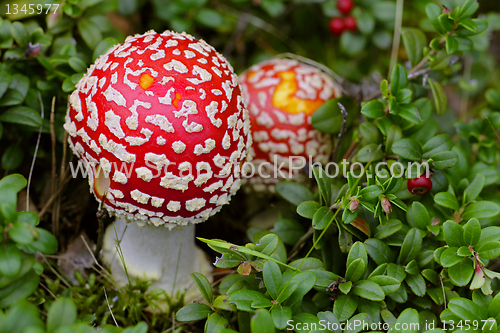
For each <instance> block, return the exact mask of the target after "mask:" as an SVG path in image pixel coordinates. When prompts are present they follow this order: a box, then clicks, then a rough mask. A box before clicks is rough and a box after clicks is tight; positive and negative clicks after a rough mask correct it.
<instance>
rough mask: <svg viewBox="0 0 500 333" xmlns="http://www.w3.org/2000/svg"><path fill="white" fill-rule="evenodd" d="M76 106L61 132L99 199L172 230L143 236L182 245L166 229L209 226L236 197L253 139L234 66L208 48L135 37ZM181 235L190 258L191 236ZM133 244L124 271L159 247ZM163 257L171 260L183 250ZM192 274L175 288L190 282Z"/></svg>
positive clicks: (184, 40) (172, 36)
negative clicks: (87, 172) (195, 225)
mask: <svg viewBox="0 0 500 333" xmlns="http://www.w3.org/2000/svg"><path fill="white" fill-rule="evenodd" d="M69 102H70V103H69V109H68V113H67V116H66V123H65V125H64V128H65V129H66V131H67V132H68V134H69V144H70V146H71V148H72V150H73V152H74V153H75V154H76V155H77V156H78V157H79V158H80V160H81V161H82V162H83V163H84V165H85V166H89V167H88V168H87V170H88V171H89V184H90V189H91V192H93V194H94V195H95V197H96V199H97V200H98V201H100V202H102V204H103V207H105V208H106V209H107V210H108V211H109V212H110V213H111V214H114V215H116V217H118V218H125V219H126V220H128V221H135V222H137V223H139V224H141V225H146V224H148V225H152V226H166V227H167V228H162V229H158V228H154V227H150V228H139V229H142V230H140V231H138V232H137V233H138V234H145V233H151V234H155V235H157V234H158V233H163V236H162V237H163V238H162V237H160V239H163V245H165V244H168V243H169V242H168V241H167V240H166V238H168V237H174V238H175V237H177V236H176V235H178V236H179V237H181V236H180V235H181V234H180V233H178V232H174V230H172V231H171V232H170V231H169V229H171V228H173V227H174V226H185V225H188V224H193V223H199V222H203V221H205V220H206V219H208V218H209V217H210V216H212V215H214V214H215V213H217V212H218V211H219V210H220V209H221V208H222V206H223V205H224V204H227V203H228V202H229V200H230V198H231V196H232V195H233V194H234V193H235V192H236V191H237V190H238V188H239V186H240V167H241V164H242V163H243V162H244V161H245V160H246V155H247V146H249V145H250V140H251V138H250V135H249V128H250V124H249V117H248V111H247V110H246V108H245V103H244V100H243V98H242V96H241V91H240V86H239V84H238V81H237V77H236V75H235V74H234V72H233V69H232V67H231V65H230V64H229V63H228V62H227V61H226V60H225V59H224V58H223V57H222V55H220V54H219V53H217V52H216V51H215V49H214V48H213V47H212V46H210V45H208V44H207V43H206V42H204V41H203V40H196V39H195V38H194V37H192V36H190V35H188V34H186V33H182V34H179V33H174V32H170V31H165V32H163V33H156V32H154V31H149V32H147V33H145V34H143V35H136V36H130V37H128V38H127V39H126V40H125V42H124V43H122V44H119V45H116V46H114V47H112V48H111V49H110V50H108V52H107V53H106V54H104V55H102V56H101V57H100V58H99V59H97V60H96V62H95V64H93V65H92V66H91V67H90V68H89V70H88V72H87V74H86V75H85V76H84V77H83V78H82V79H81V80H80V82H78V84H77V85H76V90H75V91H74V92H73V93H72V94H71V96H70V99H69ZM191 229H192V228H191ZM184 234H186V235H187V236H185V237H187V239H185V240H184V241H185V242H181V243H182V244H183V247H182V251H187V249H188V248H189V247H190V246H191V247H192V248H194V237H193V235H192V232H190V233H189V232H188V233H186V232H184V233H182V235H184ZM112 235H113V237H114V231H113V232H112ZM138 237H139V236H138ZM141 237H144V238H147V236H141ZM189 237H191V239H189ZM130 241H131V242H136V243H135V245H137V244H139V245H137V246H135V245H134V246H135V247H134V249H133V250H130V251H128V250H126V246H125V247H124V243H123V242H122V243H121V246H122V250H123V254H124V256H125V261H126V263H127V264H128V265H130V266H133V265H134V264H133V263H131V262H129V261H127V258H132V257H134V256H137V258H136V259H137V260H138V263H137V265H139V266H140V265H141V264H143V263H147V262H149V261H148V260H149V258H150V255H151V254H148V255H145V252H144V251H142V252H141V254H138V253H137V251H139V250H140V249H141V248H142V249H146V250H147V248H148V247H151V246H157V245H158V244H155V245H153V244H151V242H150V241H146V240H144V242H143V243H142V244H140V243H138V242H137V240H130ZM163 245H162V246H163ZM165 246H166V245H165ZM111 247H112V248H113V246H111ZM132 252H133V253H132ZM158 253H160V254H161V256H165V255H167V257H169V258H170V259H172V258H177V255H178V254H179V249H178V248H170V249H167V248H162V249H159V250H158ZM141 258H142V259H141ZM170 259H169V260H170ZM141 260H142V261H143V262H142V263H141ZM172 260H174V259H172ZM175 260H176V259H175ZM115 261H117V262H118V264H119V260H115ZM185 264H186V265H192V264H193V261H191V260H185ZM133 270H134V267H129V273H130V272H131V271H133ZM170 271H171V272H174V271H175V269H174V268H172V267H170ZM113 273H114V272H113ZM136 273H137V272H136ZM189 273H191V272H188V273H187V277H186V276H184V275H186V274H184V273H182V272H181V273H180V277H178V278H177V283H178V284H179V283H181V281H183V279H184V280H186V281H185V282H186V283H189V281H190V279H189ZM137 274H138V276H142V275H144V274H142V273H141V274H139V273H137ZM172 274H174V273H172ZM161 279H163V277H162V278H161ZM165 279H166V280H169V279H170V281H167V283H170V284H172V283H173V281H174V280H175V279H174V278H173V276H170V277H166V278H165ZM162 281H163V280H162Z"/></svg>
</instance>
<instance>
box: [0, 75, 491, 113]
mask: <svg viewBox="0 0 500 333" xmlns="http://www.w3.org/2000/svg"><path fill="white" fill-rule="evenodd" d="M0 75H1V74H0ZM4 75H6V73H5V74H4ZM0 78H1V76H0ZM0 82H2V80H1V79H0ZM0 87H1V85H0ZM0 91H1V90H0ZM0 96H1V94H0ZM484 97H485V98H486V100H487V101H488V103H490V105H491V106H493V107H494V108H495V109H497V110H500V92H499V91H498V90H495V89H492V88H490V89H488V90H486V93H485V94H484Z"/></svg>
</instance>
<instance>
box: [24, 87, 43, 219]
mask: <svg viewBox="0 0 500 333" xmlns="http://www.w3.org/2000/svg"><path fill="white" fill-rule="evenodd" d="M38 100H39V101H40V116H41V117H42V123H41V124H40V129H39V130H38V138H37V140H36V146H35V152H34V154H33V160H32V161H31V167H30V174H29V176H28V185H27V188H26V211H27V212H29V211H30V185H31V177H32V176H33V169H34V168H35V161H36V155H37V154H38V147H39V146H40V139H41V137H42V129H43V117H44V111H43V101H42V95H41V94H40V91H39V92H38Z"/></svg>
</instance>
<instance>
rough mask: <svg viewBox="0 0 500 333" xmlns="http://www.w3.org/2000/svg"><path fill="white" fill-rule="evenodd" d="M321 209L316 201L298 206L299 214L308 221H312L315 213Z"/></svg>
mask: <svg viewBox="0 0 500 333" xmlns="http://www.w3.org/2000/svg"><path fill="white" fill-rule="evenodd" d="M320 207H321V205H320V204H319V203H318V202H316V201H304V202H302V203H300V204H299V205H298V206H297V214H299V215H300V216H302V217H305V218H306V219H312V218H313V216H314V213H316V211H317V210H318V209H319V208H320Z"/></svg>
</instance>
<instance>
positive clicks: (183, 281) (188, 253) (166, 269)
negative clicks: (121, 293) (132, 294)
mask: <svg viewBox="0 0 500 333" xmlns="http://www.w3.org/2000/svg"><path fill="white" fill-rule="evenodd" d="M194 229H195V227H194V225H187V226H185V227H183V228H182V229H180V228H179V229H178V228H173V229H171V230H169V229H168V228H164V227H154V226H150V225H146V226H144V227H140V226H138V225H137V224H136V223H134V222H132V223H127V221H126V220H124V219H117V220H116V221H115V222H114V223H113V224H112V225H110V226H109V227H108V228H107V229H106V233H105V235H104V244H103V249H102V254H101V255H102V259H103V261H104V262H105V263H106V264H107V265H108V267H109V268H110V269H111V272H112V277H113V279H114V280H115V282H116V283H117V284H118V285H119V286H125V285H127V284H128V283H129V279H130V283H132V284H134V283H135V280H136V278H140V279H141V280H146V281H152V282H153V283H152V284H151V286H150V287H149V290H153V289H156V288H160V289H162V290H165V291H166V292H167V294H168V295H169V296H170V297H171V298H173V299H178V296H180V295H181V294H182V293H184V292H186V294H185V298H184V300H185V301H186V302H189V301H192V300H194V299H197V298H198V297H199V298H200V299H201V295H200V294H199V292H198V291H197V288H196V286H194V283H193V281H192V279H191V276H190V274H191V273H193V272H200V273H202V274H203V275H205V276H206V277H207V278H208V279H209V280H211V279H212V278H211V273H212V267H213V266H212V264H211V263H210V262H209V261H208V260H207V258H206V255H205V253H204V252H203V251H202V250H201V249H199V248H198V247H197V246H196V245H195V242H194V237H195V236H194ZM118 246H119V247H120V250H121V253H122V254H123V262H122V259H121V258H120V255H119V254H118ZM124 265H125V266H126V270H127V271H126V272H125V270H124ZM127 274H128V277H127Z"/></svg>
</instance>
